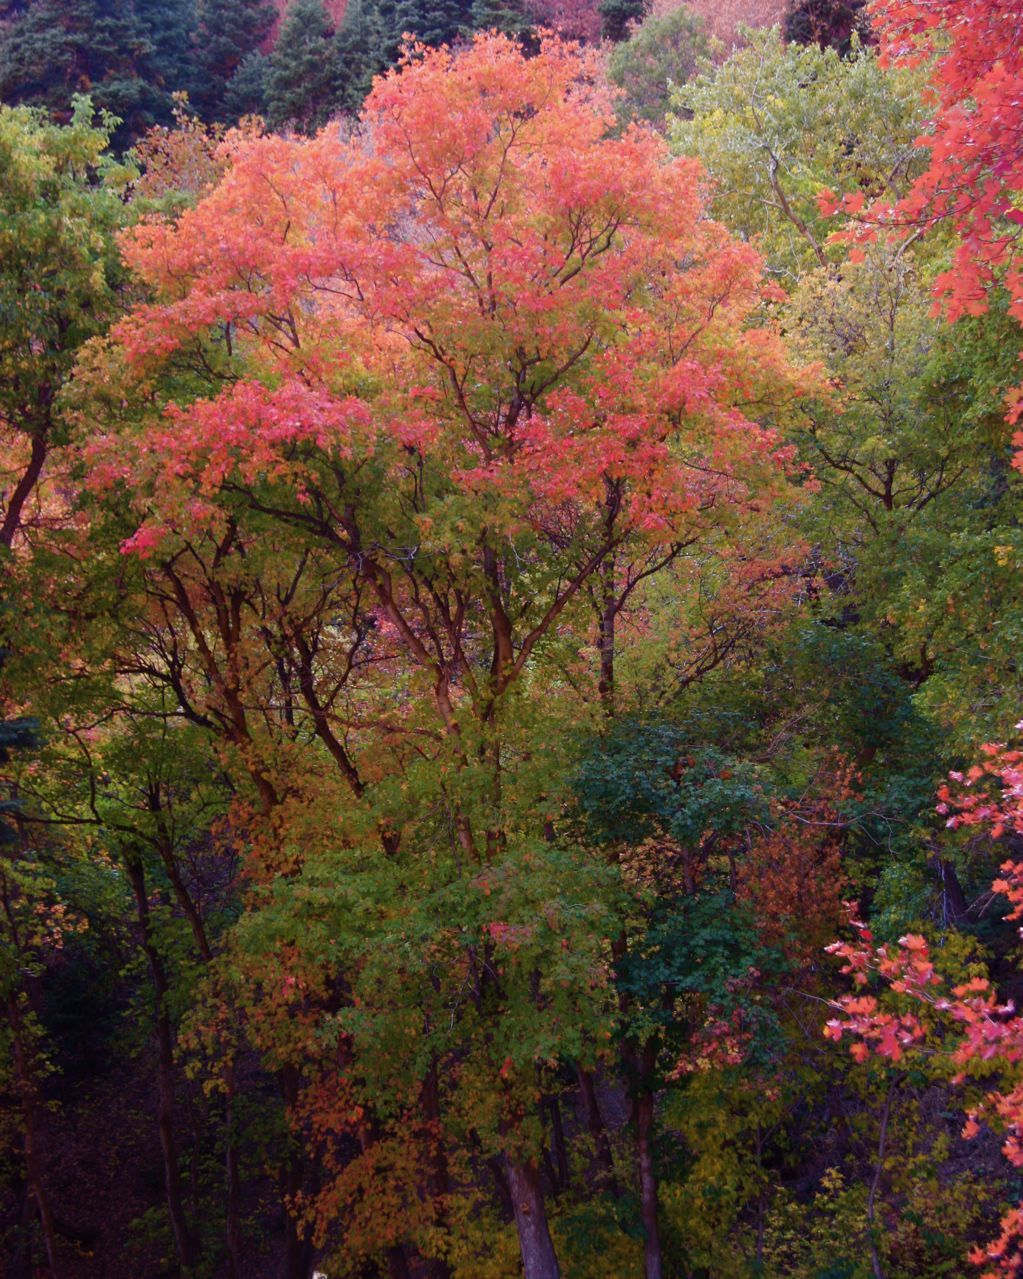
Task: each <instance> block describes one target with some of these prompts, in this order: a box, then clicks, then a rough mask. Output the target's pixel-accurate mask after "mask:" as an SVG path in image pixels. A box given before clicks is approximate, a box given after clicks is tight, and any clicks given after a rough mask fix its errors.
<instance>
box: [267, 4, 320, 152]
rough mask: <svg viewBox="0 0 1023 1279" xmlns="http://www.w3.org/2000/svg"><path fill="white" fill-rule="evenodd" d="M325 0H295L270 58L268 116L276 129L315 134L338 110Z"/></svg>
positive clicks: (268, 64) (271, 124) (268, 66)
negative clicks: (282, 128)
mask: <svg viewBox="0 0 1023 1279" xmlns="http://www.w3.org/2000/svg"><path fill="white" fill-rule="evenodd" d="M333 37H334V32H333V30H332V28H331V26H330V23H329V22H328V21H327V14H326V12H325V11H324V8H323V0H294V3H293V4H292V5H291V7H290V8H289V9H288V12H287V16H286V17H285V19H284V25H283V26H282V27H281V31H280V35H279V36H278V38H277V44H276V45H275V46H274V51H273V53H271V55H270V57H269V58H268V59H267V63H266V76H265V84H266V115H267V122H268V123H269V124H270V126H271V127H272V128H280V127H281V126H282V125H291V126H293V127H294V128H296V129H298V130H300V131H301V132H303V133H312V132H314V131H315V130H316V129H317V128H319V127H320V126H321V125H322V124H324V123H325V122H326V121H327V120H328V119H329V118H330V116H331V114H332V113H333V112H335V111H336V110H337V105H338V102H337V82H338V75H337V67H336V61H335V60H336V58H337V52H338V50H337V45H336V44H335V42H334V38H333Z"/></svg>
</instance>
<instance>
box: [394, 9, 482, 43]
mask: <svg viewBox="0 0 1023 1279" xmlns="http://www.w3.org/2000/svg"><path fill="white" fill-rule="evenodd" d="M471 21H472V5H471V3H469V0H397V3H396V4H395V7H394V35H395V36H396V37H397V36H401V35H403V34H404V33H405V32H408V33H409V34H410V35H413V36H415V38H416V39H417V40H420V41H422V43H423V44H427V45H431V46H433V47H437V46H439V45H442V44H448V45H450V44H453V43H454V42H455V41H456V40H457V39H458V37H459V36H460V35H462V34H463V32H466V31H468V29H469V27H470V25H471Z"/></svg>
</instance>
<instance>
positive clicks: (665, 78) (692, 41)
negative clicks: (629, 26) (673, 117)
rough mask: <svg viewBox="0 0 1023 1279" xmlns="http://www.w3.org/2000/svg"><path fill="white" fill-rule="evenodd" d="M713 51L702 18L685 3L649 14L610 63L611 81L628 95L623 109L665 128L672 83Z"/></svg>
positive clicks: (632, 117) (689, 73) (682, 79)
mask: <svg viewBox="0 0 1023 1279" xmlns="http://www.w3.org/2000/svg"><path fill="white" fill-rule="evenodd" d="M709 52H710V48H709V45H708V42H707V36H706V33H705V31H704V27H703V23H702V22H701V21H700V20H699V19H698V18H696V17H694V16H693V15H692V14H691V13H690V11H689V10H688V9H687V8H686V7H685V6H681V7H680V8H678V9H675V10H673V11H672V12H671V13H668V14H665V15H664V16H663V17H659V16H656V15H652V16H650V17H648V18H646V19H645V20H644V21H643V22H642V24H641V25H640V26H639V27H637V28H636V30H635V31H634V32H633V33H632V35H631V36H630V37H629V39H628V40H625V41H623V42H622V43H620V44H618V45H617V46H616V47H615V50H614V52H613V53H612V54H611V59H610V61H609V63H608V77H609V78H610V80H611V83H612V84H615V85H617V86H618V87H619V88H620V89H621V90H622V91H623V93H624V95H625V97H624V100H623V102H622V105H621V106H620V108H619V113H620V114H621V115H622V117H623V118H624V119H626V120H644V121H646V123H648V124H652V125H654V127H655V128H662V127H664V124H665V116H666V115H667V114H668V106H669V103H670V101H671V93H672V89H673V87H674V86H675V85H679V84H684V83H685V81H687V80H688V79H690V77H691V76H693V75H694V74H695V73H696V70H697V68H698V66H699V64H700V61H701V60H702V59H704V58H706V57H707V55H708V54H709Z"/></svg>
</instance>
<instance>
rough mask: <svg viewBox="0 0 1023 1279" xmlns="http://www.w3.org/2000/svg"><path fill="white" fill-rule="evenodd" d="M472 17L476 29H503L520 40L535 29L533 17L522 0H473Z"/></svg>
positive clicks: (473, 27) (473, 26) (505, 32)
mask: <svg viewBox="0 0 1023 1279" xmlns="http://www.w3.org/2000/svg"><path fill="white" fill-rule="evenodd" d="M470 18H471V22H472V29H473V30H474V31H503V32H504V34H505V35H508V36H514V37H515V38H516V39H518V40H522V39H525V37H526V36H528V35H529V33H530V31H532V29H533V17H532V15H531V14H530V13H529V12H528V11H527V9H526V6H525V4H524V3H523V2H522V0H473V6H472V10H471V13H470Z"/></svg>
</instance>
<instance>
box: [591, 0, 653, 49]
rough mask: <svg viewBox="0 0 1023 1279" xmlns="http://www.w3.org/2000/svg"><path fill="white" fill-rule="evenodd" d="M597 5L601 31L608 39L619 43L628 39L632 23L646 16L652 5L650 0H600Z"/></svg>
mask: <svg viewBox="0 0 1023 1279" xmlns="http://www.w3.org/2000/svg"><path fill="white" fill-rule="evenodd" d="M597 7H598V11H599V13H600V18H601V23H602V27H601V33H602V34H603V36H604V38H605V39H606V40H611V41H612V42H613V43H615V44H617V43H619V41H622V40H626V39H628V37H629V32H630V28H631V26H632V24H633V23H636V22H641V21H642V20H643V18H645V17H646V15H647V13H648V12H649V8H650V5H649V0H600V4H599V5H598V6H597Z"/></svg>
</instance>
